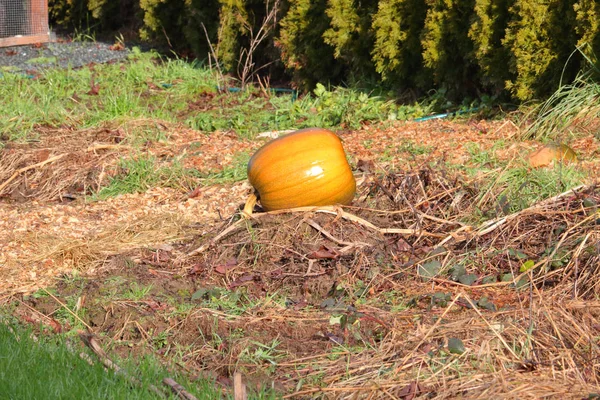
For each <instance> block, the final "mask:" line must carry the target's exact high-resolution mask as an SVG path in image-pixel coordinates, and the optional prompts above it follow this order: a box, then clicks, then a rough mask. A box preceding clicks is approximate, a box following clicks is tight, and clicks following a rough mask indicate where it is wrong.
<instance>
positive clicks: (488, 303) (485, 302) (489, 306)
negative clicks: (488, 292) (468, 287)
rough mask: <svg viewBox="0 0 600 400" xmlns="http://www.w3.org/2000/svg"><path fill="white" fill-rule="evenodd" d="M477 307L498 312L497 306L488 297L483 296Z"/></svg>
mask: <svg viewBox="0 0 600 400" xmlns="http://www.w3.org/2000/svg"><path fill="white" fill-rule="evenodd" d="M477 305H478V306H479V307H481V308H484V309H486V310H490V311H496V305H495V304H494V303H492V302H491V301H489V299H488V298H487V296H483V297H482V298H481V299H479V301H478V302H477Z"/></svg>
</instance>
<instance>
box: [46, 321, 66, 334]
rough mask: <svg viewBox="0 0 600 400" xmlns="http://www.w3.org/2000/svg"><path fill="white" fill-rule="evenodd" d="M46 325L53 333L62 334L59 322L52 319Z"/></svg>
mask: <svg viewBox="0 0 600 400" xmlns="http://www.w3.org/2000/svg"><path fill="white" fill-rule="evenodd" d="M48 323H49V325H50V327H51V328H52V330H53V331H54V332H55V333H62V331H63V327H62V325H61V324H60V322H58V321H57V320H55V319H54V318H50V321H49V322H48Z"/></svg>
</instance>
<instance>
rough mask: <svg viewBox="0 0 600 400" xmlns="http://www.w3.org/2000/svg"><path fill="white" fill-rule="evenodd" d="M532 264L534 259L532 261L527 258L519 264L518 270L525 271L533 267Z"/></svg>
mask: <svg viewBox="0 0 600 400" xmlns="http://www.w3.org/2000/svg"><path fill="white" fill-rule="evenodd" d="M534 265H535V261H533V260H527V261H525V262H524V263H523V265H521V268H519V271H521V272H527V271H529V270H530V269H531V268H533V266H534Z"/></svg>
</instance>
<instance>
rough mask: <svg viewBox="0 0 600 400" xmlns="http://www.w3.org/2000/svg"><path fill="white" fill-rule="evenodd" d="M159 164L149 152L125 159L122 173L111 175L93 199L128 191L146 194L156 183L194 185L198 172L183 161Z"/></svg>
mask: <svg viewBox="0 0 600 400" xmlns="http://www.w3.org/2000/svg"><path fill="white" fill-rule="evenodd" d="M158 164H159V163H158V160H157V158H156V157H154V156H149V155H141V156H138V157H137V158H129V159H122V160H121V161H120V163H119V168H120V172H119V173H118V174H117V175H116V176H114V177H112V178H111V179H110V182H109V184H108V186H105V187H103V188H102V189H100V190H99V191H98V192H97V193H96V194H95V195H94V196H93V197H92V200H103V199H106V198H108V197H115V196H118V195H120V194H127V193H143V192H145V191H146V190H148V189H150V188H152V187H156V186H161V187H172V188H181V189H184V190H189V188H190V187H192V186H194V185H195V181H196V179H197V172H196V171H195V170H188V169H185V168H184V167H183V165H182V164H181V162H180V160H178V159H174V160H171V163H170V164H167V165H158Z"/></svg>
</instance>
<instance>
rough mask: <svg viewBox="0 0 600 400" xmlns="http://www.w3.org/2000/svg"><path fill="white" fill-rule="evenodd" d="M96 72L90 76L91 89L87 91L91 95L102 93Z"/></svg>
mask: <svg viewBox="0 0 600 400" xmlns="http://www.w3.org/2000/svg"><path fill="white" fill-rule="evenodd" d="M95 78H96V74H95V73H93V74H92V77H91V78H90V90H89V91H88V92H87V94H88V95H89V96H98V94H99V93H100V85H99V84H97V83H96V82H95Z"/></svg>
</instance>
